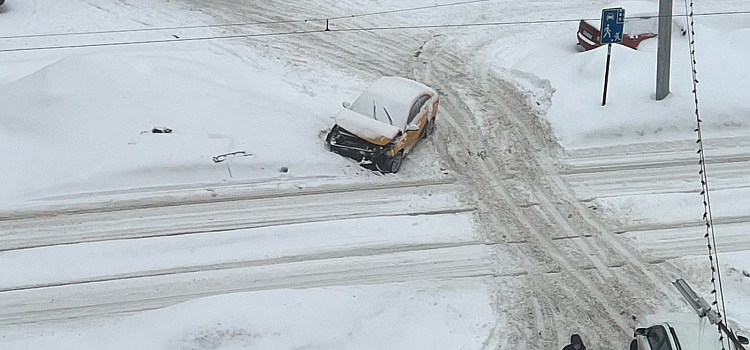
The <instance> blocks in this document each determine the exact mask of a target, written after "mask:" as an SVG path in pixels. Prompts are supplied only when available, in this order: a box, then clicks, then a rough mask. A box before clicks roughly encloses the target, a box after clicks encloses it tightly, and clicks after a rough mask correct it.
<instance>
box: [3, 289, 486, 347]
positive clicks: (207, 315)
mask: <svg viewBox="0 0 750 350" xmlns="http://www.w3.org/2000/svg"><path fill="white" fill-rule="evenodd" d="M485 288H486V287H485V285H484V284H483V283H480V282H470V281H460V282H441V283H437V284H434V283H419V282H414V283H409V284H391V285H379V286H353V287H333V288H322V289H306V290H274V291H268V292H251V293H238V294H231V295H221V296H215V297H208V298H203V299H197V300H192V301H189V302H185V303H183V304H178V305H175V306H172V307H168V308H165V309H161V310H155V311H148V312H144V313H141V314H138V315H136V316H132V317H129V318H125V319H122V320H120V321H117V322H113V323H109V324H99V325H96V324H94V325H87V326H84V327H80V328H77V329H73V330H59V329H57V330H55V331H49V333H47V332H44V331H41V332H40V331H39V330H36V332H35V333H37V334H38V333H45V336H41V337H35V338H34V339H33V340H25V339H17V340H14V339H13V338H14V337H15V336H7V337H6V339H4V340H3V348H7V349H14V348H18V349H21V348H23V349H59V350H65V349H71V350H86V349H92V350H93V349H113V350H114V349H141V350H151V349H153V350H158V349H277V350H284V349H289V350H292V349H342V350H343V349H363V350H364V349H373V350H374V349H393V350H398V349H410V350H417V349H424V350H428V349H429V350H431V349H479V348H480V347H481V346H482V343H483V342H484V341H485V340H486V339H487V337H488V336H489V334H490V332H491V331H492V329H493V327H494V322H493V321H492V320H493V319H494V316H493V315H492V312H491V311H490V309H489V308H488V307H487V305H488V304H489V302H490V300H489V295H488V294H487V292H486V290H485ZM17 336H18V338H22V337H23V335H22V334H19V335H17Z"/></svg>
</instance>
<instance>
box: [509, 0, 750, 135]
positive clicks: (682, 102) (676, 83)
mask: <svg viewBox="0 0 750 350" xmlns="http://www.w3.org/2000/svg"><path fill="white" fill-rule="evenodd" d="M628 4H629V3H628V2H624V3H621V4H619V5H621V6H622V7H624V8H626V11H629V5H628ZM640 5H643V4H640ZM640 5H639V6H636V8H639V9H641V8H642V7H643V6H640ZM675 12H678V9H677V7H676V8H675ZM627 13H628V12H626V16H627ZM702 20H703V18H698V19H696V32H697V33H698V34H697V35H696V38H697V44H696V45H697V48H696V49H697V61H698V79H699V81H700V83H699V85H698V92H699V98H700V108H701V109H700V110H701V115H702V117H703V118H702V119H703V121H704V124H703V125H704V128H705V131H706V132H707V133H709V135H711V136H714V135H716V136H718V135H722V136H725V135H737V134H746V133H747V132H748V130H749V128H748V125H750V107H748V106H747V104H746V103H745V97H746V96H748V95H750V66H748V65H747V64H745V63H744V62H745V60H746V59H745V57H748V55H750V36H749V35H748V34H750V28H748V26H747V25H746V24H745V25H744V28H740V29H738V28H737V27H739V26H741V24H739V23H737V24H736V25H735V26H733V27H732V28H733V29H731V30H729V31H724V30H717V29H715V27H714V24H713V23H712V22H710V21H706V24H705V25H704V24H703V23H704V22H702ZM726 20H727V21H729V22H734V21H737V22H740V21H741V20H740V19H738V18H732V17H728V18H727V19H726ZM723 26H727V24H723ZM568 29H569V30H567V31H565V32H563V33H564V34H565V35H560V36H559V37H557V38H556V39H552V40H550V41H544V42H543V43H541V44H540V45H539V46H538V47H536V48H534V49H531V50H530V51H529V52H528V54H527V55H526V56H525V57H523V58H522V59H519V60H518V61H516V62H515V63H513V64H512V66H511V68H513V69H516V70H520V71H524V72H529V73H531V74H533V75H535V76H537V77H539V78H540V79H546V80H549V81H550V83H551V86H552V88H553V89H554V90H555V95H554V97H553V98H552V104H551V106H550V108H549V110H548V111H547V119H548V120H549V122H550V124H551V125H552V127H553V129H554V131H555V135H556V136H557V138H558V140H559V141H560V143H561V144H563V146H565V147H568V148H576V147H587V146H594V145H607V144H622V143H632V142H647V141H666V140H676V139H690V138H694V133H693V129H694V128H695V115H694V109H695V108H694V104H693V95H692V88H693V87H692V76H691V74H690V72H691V69H690V58H689V51H688V42H687V37H686V36H683V35H682V31H681V30H680V28H679V27H677V26H675V27H674V28H673V34H672V36H673V47H672V58H673V63H672V75H671V79H672V81H671V95H670V96H668V97H667V98H666V99H665V100H662V101H656V100H655V97H654V94H655V84H656V76H655V69H656V44H657V41H656V40H653V39H652V40H646V41H644V42H643V43H641V45H640V46H639V49H638V50H637V51H635V50H631V49H629V48H626V47H624V46H621V45H613V47H612V63H611V71H610V80H609V91H608V97H607V105H606V106H601V102H602V91H603V86H604V84H603V81H604V70H605V65H606V58H607V48H606V47H600V48H598V49H595V50H591V51H586V52H579V50H577V49H576V48H575V44H574V43H575V36H574V33H575V25H573V24H571V25H569V28H568ZM560 67H566V68H565V69H560ZM727 67H730V68H729V69H728V68H727ZM497 69H498V70H501V71H502V72H503V73H504V72H506V71H507V68H503V67H497ZM503 73H501V74H503ZM513 78H514V79H518V77H513Z"/></svg>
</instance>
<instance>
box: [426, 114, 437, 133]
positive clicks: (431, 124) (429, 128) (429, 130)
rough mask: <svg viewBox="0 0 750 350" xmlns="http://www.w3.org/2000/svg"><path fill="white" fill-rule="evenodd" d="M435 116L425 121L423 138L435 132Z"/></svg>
mask: <svg viewBox="0 0 750 350" xmlns="http://www.w3.org/2000/svg"><path fill="white" fill-rule="evenodd" d="M435 129H436V126H435V118H432V119H430V121H428V122H427V126H426V127H425V132H424V138H428V137H430V136H431V135H432V134H434V133H435Z"/></svg>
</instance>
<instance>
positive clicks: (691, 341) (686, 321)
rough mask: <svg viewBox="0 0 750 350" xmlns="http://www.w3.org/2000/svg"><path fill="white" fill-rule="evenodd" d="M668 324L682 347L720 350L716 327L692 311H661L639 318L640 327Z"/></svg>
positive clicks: (690, 349)
mask: <svg viewBox="0 0 750 350" xmlns="http://www.w3.org/2000/svg"><path fill="white" fill-rule="evenodd" d="M664 323H666V324H669V325H670V326H671V327H672V328H674V330H675V333H676V334H677V339H678V340H679V342H680V345H681V347H682V349H684V350H692V349H700V350H721V349H722V346H721V342H720V341H719V335H718V334H717V328H716V326H715V325H712V324H711V323H710V322H709V321H708V319H707V318H706V317H703V318H700V317H698V315H697V314H694V313H663V314H658V315H649V316H646V317H644V318H643V319H641V322H640V323H639V326H640V327H650V326H653V325H657V324H664Z"/></svg>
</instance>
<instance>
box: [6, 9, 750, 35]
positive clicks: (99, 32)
mask: <svg viewBox="0 0 750 350" xmlns="http://www.w3.org/2000/svg"><path fill="white" fill-rule="evenodd" d="M489 1H496V0H468V1H462V2H453V3H445V4H436V5H427V6H418V7H409V8H402V9H393V10H384V11H376V12H365V13H359V14H353V15H342V16H334V17H327V18H324V17H320V18H308V19H287V20H278V21H257V22H237V23H224V24H205V25H192V26H173V27H155V28H133V29H113V30H101V31H79V32H69V33H40V34H21V35H6V36H0V39H26V38H43V37H59V36H82V35H99V34H120V33H136V32H156V31H167V30H186V29H201V28H224V27H247V26H256V25H271V24H290V23H301V22H323V21H326V20H329V21H330V20H341V19H349V18H357V17H366V16H377V15H383V14H391V13H400V12H410V11H418V10H426V9H433V8H441V7H451V6H460V5H467V4H475V3H482V2H489ZM742 14H750V10H746V11H720V12H706V13H696V14H694V16H726V15H742ZM684 16H687V15H672V16H671V17H684ZM659 17H660V16H659V15H654V16H648V15H645V16H634V17H629V18H638V19H650V18H659ZM580 20H581V18H574V19H553V20H528V21H515V22H497V23H495V24H493V23H487V24H474V25H505V24H509V25H510V24H517V25H521V24H540V23H565V22H578V21H580ZM583 20H587V21H595V20H599V18H583ZM458 26H471V25H470V24H469V25H458ZM413 28H414V27H405V28H404V29H413ZM416 28H432V27H425V26H418V27H416Z"/></svg>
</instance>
